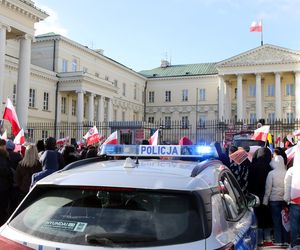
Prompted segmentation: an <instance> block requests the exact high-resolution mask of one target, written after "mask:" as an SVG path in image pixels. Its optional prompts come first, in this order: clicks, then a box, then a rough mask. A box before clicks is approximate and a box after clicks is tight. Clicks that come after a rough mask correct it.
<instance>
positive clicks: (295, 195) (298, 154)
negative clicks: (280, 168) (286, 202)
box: [291, 143, 300, 205]
mask: <svg viewBox="0 0 300 250" xmlns="http://www.w3.org/2000/svg"><path fill="white" fill-rule="evenodd" d="M295 147H296V150H295V157H294V166H293V178H292V185H291V201H293V202H295V203H297V204H299V205H300V143H298V144H297V145H296V146H295Z"/></svg>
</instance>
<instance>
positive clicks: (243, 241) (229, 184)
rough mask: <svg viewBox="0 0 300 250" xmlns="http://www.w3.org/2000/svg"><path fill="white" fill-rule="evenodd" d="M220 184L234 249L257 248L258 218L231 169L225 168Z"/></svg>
mask: <svg viewBox="0 0 300 250" xmlns="http://www.w3.org/2000/svg"><path fill="white" fill-rule="evenodd" d="M219 185H220V190H221V196H222V201H223V206H224V210H225V215H226V220H227V221H228V225H229V227H230V228H229V230H231V231H232V234H233V237H234V240H233V242H234V245H235V248H234V249H249V250H250V249H251V250H252V249H256V246H257V230H256V219H255V216H254V213H253V211H252V210H251V209H248V207H247V204H246V200H245V197H244V195H243V192H242V190H241V188H240V187H239V184H238V182H237V180H236V179H235V177H234V176H233V175H232V174H231V172H230V171H229V170H225V171H224V172H222V173H221V175H220V179H219Z"/></svg>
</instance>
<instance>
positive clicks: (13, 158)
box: [6, 140, 23, 214]
mask: <svg viewBox="0 0 300 250" xmlns="http://www.w3.org/2000/svg"><path fill="white" fill-rule="evenodd" d="M6 150H7V152H8V155H9V166H10V168H11V169H12V172H13V175H14V177H13V178H14V183H13V186H12V189H11V193H10V205H9V214H11V213H12V212H13V211H14V210H15V209H16V207H17V206H18V203H19V194H20V190H19V188H18V185H17V183H16V176H15V174H16V169H17V166H18V163H19V162H20V161H21V160H22V158H23V157H22V155H21V154H20V153H17V152H14V150H15V144H14V143H13V141H12V140H7V141H6Z"/></svg>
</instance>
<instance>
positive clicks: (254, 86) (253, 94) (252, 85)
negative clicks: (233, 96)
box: [249, 84, 256, 97]
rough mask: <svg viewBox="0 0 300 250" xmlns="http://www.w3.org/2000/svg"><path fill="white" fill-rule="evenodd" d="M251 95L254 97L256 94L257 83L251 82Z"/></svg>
mask: <svg viewBox="0 0 300 250" xmlns="http://www.w3.org/2000/svg"><path fill="white" fill-rule="evenodd" d="M249 95H250V96H252V97H254V96H256V85H255V84H251V85H250V86H249Z"/></svg>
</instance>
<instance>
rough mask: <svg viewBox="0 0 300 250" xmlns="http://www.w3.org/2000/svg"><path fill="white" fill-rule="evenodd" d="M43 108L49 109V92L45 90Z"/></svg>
mask: <svg viewBox="0 0 300 250" xmlns="http://www.w3.org/2000/svg"><path fill="white" fill-rule="evenodd" d="M43 110H49V93H48V92H44V101H43Z"/></svg>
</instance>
